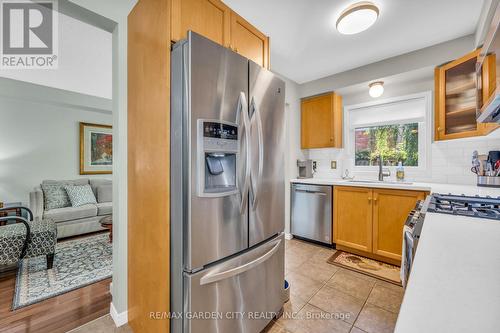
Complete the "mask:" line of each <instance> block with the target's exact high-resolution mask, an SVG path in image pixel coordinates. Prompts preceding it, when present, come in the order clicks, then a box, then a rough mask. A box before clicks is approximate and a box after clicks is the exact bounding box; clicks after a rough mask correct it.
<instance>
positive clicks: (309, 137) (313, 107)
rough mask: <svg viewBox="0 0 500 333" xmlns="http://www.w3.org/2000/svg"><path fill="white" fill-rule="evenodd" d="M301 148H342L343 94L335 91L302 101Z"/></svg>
mask: <svg viewBox="0 0 500 333" xmlns="http://www.w3.org/2000/svg"><path fill="white" fill-rule="evenodd" d="M300 135H301V148H302V149H309V148H326V147H332V148H342V96H340V95H337V94H335V93H334V92H331V93H328V94H324V95H319V96H313V97H307V98H303V99H302V101H301V131H300Z"/></svg>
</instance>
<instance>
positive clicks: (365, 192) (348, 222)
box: [333, 186, 372, 252]
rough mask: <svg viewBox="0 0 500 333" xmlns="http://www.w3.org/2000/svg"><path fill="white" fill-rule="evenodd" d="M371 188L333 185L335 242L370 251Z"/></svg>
mask: <svg viewBox="0 0 500 333" xmlns="http://www.w3.org/2000/svg"><path fill="white" fill-rule="evenodd" d="M371 197H372V190H371V189H369V188H364V187H349V186H345V187H344V186H335V187H334V194H333V207H334V212H335V215H334V221H335V223H334V226H333V233H334V239H335V243H336V244H338V245H345V246H348V247H350V248H353V249H358V250H361V251H367V252H370V251H371V249H372V204H371Z"/></svg>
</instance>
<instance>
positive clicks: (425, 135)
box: [344, 91, 433, 174]
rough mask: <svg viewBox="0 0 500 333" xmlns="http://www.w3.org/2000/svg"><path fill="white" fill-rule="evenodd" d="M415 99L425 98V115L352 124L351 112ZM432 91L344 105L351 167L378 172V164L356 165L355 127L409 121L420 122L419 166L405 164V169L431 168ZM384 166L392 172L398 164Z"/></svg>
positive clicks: (345, 128) (345, 132) (410, 170)
mask: <svg viewBox="0 0 500 333" xmlns="http://www.w3.org/2000/svg"><path fill="white" fill-rule="evenodd" d="M413 100H423V101H424V105H425V110H424V116H423V117H408V118H405V119H399V120H394V121H381V122H376V123H361V124H356V126H351V117H350V115H351V112H352V111H355V110H359V109H369V108H371V107H380V106H381V105H384V104H397V103H407V102H409V101H413ZM431 114H432V92H431V91H425V92H421V93H416V94H411V95H405V96H399V97H393V98H387V99H383V100H377V101H371V102H368V103H361V104H355V105H348V106H345V107H344V119H345V122H344V140H345V141H344V142H345V144H346V146H345V147H346V148H347V153H348V159H349V163H348V165H349V169H350V170H352V171H353V172H373V171H376V172H378V168H379V167H378V166H360V165H355V152H356V151H355V129H356V128H363V127H374V126H383V125H401V124H408V123H417V124H418V166H404V167H405V170H407V171H409V172H419V173H420V172H426V171H427V170H429V169H430V167H429V163H430V156H429V155H430V153H431V143H432V135H433V131H432V126H433V119H432V116H431ZM384 168H389V169H390V170H391V174H393V172H395V169H396V166H384Z"/></svg>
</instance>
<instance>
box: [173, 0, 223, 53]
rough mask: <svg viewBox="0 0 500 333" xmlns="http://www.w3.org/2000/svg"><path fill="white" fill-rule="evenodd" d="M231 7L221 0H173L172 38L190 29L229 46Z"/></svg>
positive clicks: (176, 39) (185, 35)
mask: <svg viewBox="0 0 500 333" xmlns="http://www.w3.org/2000/svg"><path fill="white" fill-rule="evenodd" d="M230 16H231V9H230V8H229V7H228V6H226V5H225V4H224V3H222V2H221V1H219V0H172V40H173V41H175V42H176V41H179V40H181V39H183V38H186V37H187V32H188V30H192V31H194V32H197V33H199V34H200V35H203V36H205V37H207V38H209V39H211V40H212V41H214V42H216V43H218V44H220V45H223V46H229V36H230Z"/></svg>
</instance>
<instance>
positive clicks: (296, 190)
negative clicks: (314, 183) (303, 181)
mask: <svg viewBox="0 0 500 333" xmlns="http://www.w3.org/2000/svg"><path fill="white" fill-rule="evenodd" d="M294 191H295V192H302V193H311V194H317V195H326V193H325V192H321V191H312V190H303V189H300V188H296V189H295V190H294Z"/></svg>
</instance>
